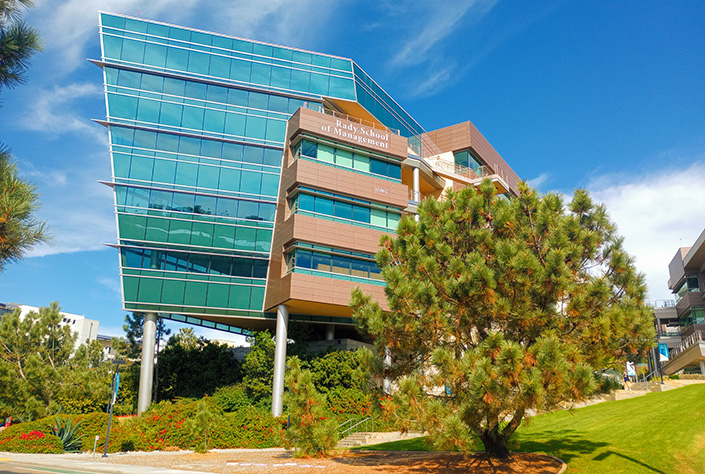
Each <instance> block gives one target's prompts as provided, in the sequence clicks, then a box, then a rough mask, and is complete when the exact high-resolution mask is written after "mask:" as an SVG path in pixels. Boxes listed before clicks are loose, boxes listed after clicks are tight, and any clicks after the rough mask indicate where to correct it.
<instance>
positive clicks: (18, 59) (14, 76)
mask: <svg viewBox="0 0 705 474" xmlns="http://www.w3.org/2000/svg"><path fill="white" fill-rule="evenodd" d="M33 4H34V2H33V1H32V0H0V91H1V90H2V89H3V87H5V88H12V87H15V86H17V85H19V84H22V83H23V82H24V81H25V77H24V73H25V72H26V70H27V68H28V67H29V59H30V58H31V57H32V56H33V55H34V54H35V53H37V52H39V51H41V50H42V46H41V42H40V40H39V33H38V32H37V31H36V30H35V29H34V28H32V27H30V26H28V25H27V24H26V23H24V22H23V21H22V11H23V10H24V9H25V8H28V7H31V6H32V5H33Z"/></svg>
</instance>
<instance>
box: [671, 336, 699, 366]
mask: <svg viewBox="0 0 705 474" xmlns="http://www.w3.org/2000/svg"><path fill="white" fill-rule="evenodd" d="M701 341H705V331H702V330H698V331H695V332H694V333H693V334H691V335H690V336H688V337H687V338H685V339H684V340H683V342H681V343H680V344H678V347H676V348H674V349H671V351H670V359H671V360H673V358H675V357H677V356H678V355H679V354H680V353H682V352H683V351H685V350H686V349H688V348H689V347H690V346H694V345H695V344H696V343H698V342H701Z"/></svg>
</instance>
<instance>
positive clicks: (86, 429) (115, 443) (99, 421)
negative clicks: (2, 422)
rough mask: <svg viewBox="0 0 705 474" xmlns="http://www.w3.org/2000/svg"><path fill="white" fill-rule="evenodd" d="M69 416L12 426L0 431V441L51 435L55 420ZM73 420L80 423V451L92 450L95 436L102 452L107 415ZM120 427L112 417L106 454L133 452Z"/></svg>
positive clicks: (83, 416)
mask: <svg viewBox="0 0 705 474" xmlns="http://www.w3.org/2000/svg"><path fill="white" fill-rule="evenodd" d="M69 416H70V415H65V414H60V415H55V416H49V417H46V418H41V419H39V420H36V421H29V422H25V423H17V424H14V425H12V426H10V427H9V428H6V429H5V430H3V431H0V440H3V439H7V438H13V437H16V436H19V435H20V434H22V433H28V432H30V431H35V430H36V431H42V432H44V433H51V427H52V425H53V424H54V423H55V422H56V419H57V418H58V419H59V420H60V421H62V422H64V423H65V422H66V420H67V419H68V418H69ZM73 418H75V420H76V421H80V422H81V425H80V428H79V429H78V430H77V434H78V435H82V436H83V437H82V438H81V447H80V450H81V451H91V450H93V443H94V442H95V436H96V435H98V436H99V437H100V439H99V440H98V448H99V450H102V447H103V445H104V443H105V433H106V431H107V428H108V414H107V413H89V414H86V415H80V416H76V417H73ZM122 425H123V423H121V422H120V421H119V420H117V419H116V418H115V417H113V423H112V425H111V427H110V444H109V445H108V452H111V453H115V452H120V451H131V450H134V447H132V448H131V447H130V446H132V445H133V444H134V443H133V440H132V433H131V432H130V431H128V430H126V429H124V427H123V426H122ZM62 452H63V450H62Z"/></svg>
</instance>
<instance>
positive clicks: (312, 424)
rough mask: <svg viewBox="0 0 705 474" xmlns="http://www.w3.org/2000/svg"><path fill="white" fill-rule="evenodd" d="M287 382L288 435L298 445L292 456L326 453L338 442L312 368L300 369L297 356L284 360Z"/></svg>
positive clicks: (324, 454)
mask: <svg viewBox="0 0 705 474" xmlns="http://www.w3.org/2000/svg"><path fill="white" fill-rule="evenodd" d="M286 386H287V389H288V391H287V392H286V393H285V394H284V404H285V405H286V406H287V408H288V412H289V420H290V421H291V425H290V427H289V429H288V430H287V437H288V441H289V442H290V443H291V444H293V445H294V446H296V448H297V450H296V451H295V452H294V456H295V457H301V456H318V457H323V456H326V455H327V454H328V452H329V451H330V450H331V449H333V448H334V447H335V445H336V443H337V442H338V434H337V432H336V423H335V420H333V419H332V418H329V416H330V413H329V412H328V409H327V404H326V397H325V396H324V395H322V394H321V393H319V392H318V391H317V390H316V388H315V387H314V385H313V381H312V375H311V371H309V370H306V369H302V368H301V362H300V361H299V358H298V357H296V356H294V357H292V358H291V359H289V361H288V362H287V372H286Z"/></svg>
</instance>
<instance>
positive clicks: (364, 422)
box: [338, 416, 375, 439]
mask: <svg viewBox="0 0 705 474" xmlns="http://www.w3.org/2000/svg"><path fill="white" fill-rule="evenodd" d="M357 419H358V418H350V419H349V420H348V421H345V422H343V423H341V424H340V425H338V437H339V438H340V439H343V438H345V437H346V436H349V435H351V434H353V433H359V432H360V431H362V430H355V428H358V427H360V426H364V427H365V428H367V427H369V426H371V429H365V430H364V431H374V430H375V420H374V418H372V417H371V416H368V417H367V418H363V419H362V420H360V421H358V422H357V423H355V424H354V425H352V426H350V427H349V428H345V429H344V430H341V429H340V428H341V427H342V426H344V425H346V424H348V423H351V422H353V421H355V420H357ZM353 430H355V431H353Z"/></svg>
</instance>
